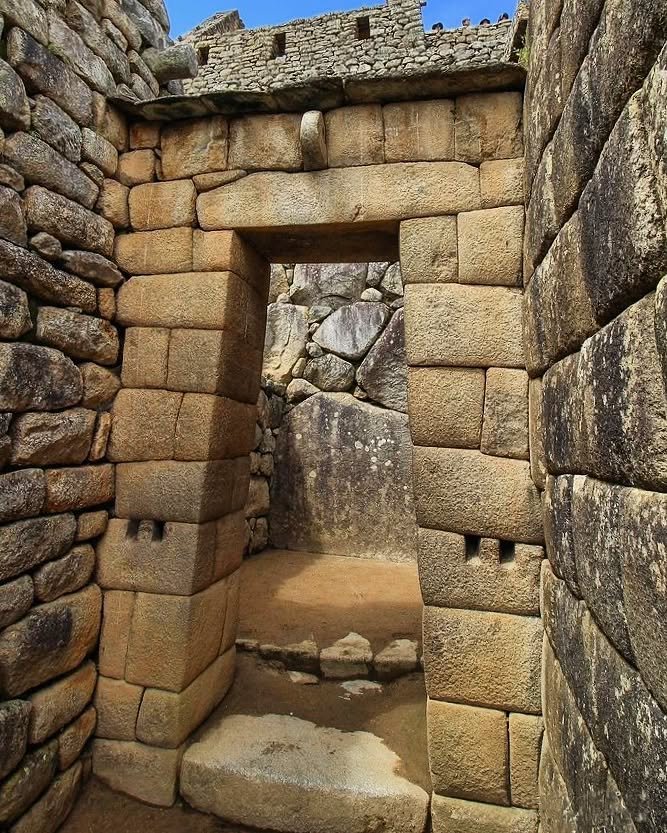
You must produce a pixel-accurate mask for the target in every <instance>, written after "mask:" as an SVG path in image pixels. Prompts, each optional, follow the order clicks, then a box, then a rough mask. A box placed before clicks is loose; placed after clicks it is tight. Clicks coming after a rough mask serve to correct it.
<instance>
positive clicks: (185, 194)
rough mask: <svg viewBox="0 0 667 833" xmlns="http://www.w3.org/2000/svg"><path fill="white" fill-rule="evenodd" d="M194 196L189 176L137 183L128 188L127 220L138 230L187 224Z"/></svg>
mask: <svg viewBox="0 0 667 833" xmlns="http://www.w3.org/2000/svg"><path fill="white" fill-rule="evenodd" d="M196 199H197V191H196V190H195V186H194V184H193V183H192V180H190V179H181V180H174V181H172V182H151V183H148V184H146V185H137V187H136V188H133V189H132V190H131V191H130V202H129V205H130V222H131V223H132V227H133V228H134V229H136V230H139V231H149V230H151V229H165V228H175V227H178V226H190V225H192V224H193V223H194V222H195V200H196Z"/></svg>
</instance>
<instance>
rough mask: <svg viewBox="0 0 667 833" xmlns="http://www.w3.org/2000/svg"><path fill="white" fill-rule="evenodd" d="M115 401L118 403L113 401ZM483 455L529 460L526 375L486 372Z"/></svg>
mask: <svg viewBox="0 0 667 833" xmlns="http://www.w3.org/2000/svg"><path fill="white" fill-rule="evenodd" d="M116 401H118V400H116ZM481 449H482V452H483V453H484V454H493V455H495V456H496V457H515V458H517V459H519V460H528V457H529V455H528V374H527V373H526V371H525V370H509V369H508V368H505V367H491V368H489V369H488V370H487V371H486V394H485V396H484V426H483V428H482V445H481Z"/></svg>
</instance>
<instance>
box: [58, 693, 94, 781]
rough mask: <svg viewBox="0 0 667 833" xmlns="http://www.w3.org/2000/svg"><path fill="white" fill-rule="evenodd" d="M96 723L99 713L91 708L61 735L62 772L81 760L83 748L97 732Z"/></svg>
mask: <svg viewBox="0 0 667 833" xmlns="http://www.w3.org/2000/svg"><path fill="white" fill-rule="evenodd" d="M96 721H97V712H96V711H95V709H94V708H93V707H92V706H91V707H90V708H89V709H86V711H85V712H84V713H83V714H82V715H81V716H80V717H78V718H77V719H76V720H75V721H74V722H73V723H71V724H70V725H69V726H68V727H67V728H66V729H64V730H63V731H62V732H61V733H60V736H59V737H58V766H59V768H60V770H61V771H62V770H64V769H67V768H68V767H70V766H72V764H74V763H75V762H76V760H77V759H78V758H79V756H80V755H81V752H82V750H83V747H84V746H85V745H86V743H87V742H88V741H89V740H90V737H91V735H92V734H93V732H94V731H95V725H96Z"/></svg>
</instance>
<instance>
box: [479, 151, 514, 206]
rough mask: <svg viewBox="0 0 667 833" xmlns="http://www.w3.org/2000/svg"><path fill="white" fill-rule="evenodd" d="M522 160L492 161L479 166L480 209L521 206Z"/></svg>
mask: <svg viewBox="0 0 667 833" xmlns="http://www.w3.org/2000/svg"><path fill="white" fill-rule="evenodd" d="M523 166H524V161H523V159H492V160H489V161H488V162H482V164H481V165H480V166H479V183H480V189H481V192H482V208H499V207H500V206H501V205H523V202H524V195H523Z"/></svg>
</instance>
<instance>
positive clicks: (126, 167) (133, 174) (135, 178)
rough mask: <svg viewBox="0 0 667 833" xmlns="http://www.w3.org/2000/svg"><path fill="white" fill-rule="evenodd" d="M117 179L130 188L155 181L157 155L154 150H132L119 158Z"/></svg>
mask: <svg viewBox="0 0 667 833" xmlns="http://www.w3.org/2000/svg"><path fill="white" fill-rule="evenodd" d="M116 177H117V179H119V180H120V182H121V183H122V184H123V185H127V186H128V187H129V188H132V187H134V186H135V185H141V184H142V183H144V182H153V180H154V179H155V153H154V152H153V151H152V150H131V151H129V152H128V153H122V154H121V155H120V156H119V157H118V168H117V169H116Z"/></svg>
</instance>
